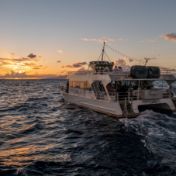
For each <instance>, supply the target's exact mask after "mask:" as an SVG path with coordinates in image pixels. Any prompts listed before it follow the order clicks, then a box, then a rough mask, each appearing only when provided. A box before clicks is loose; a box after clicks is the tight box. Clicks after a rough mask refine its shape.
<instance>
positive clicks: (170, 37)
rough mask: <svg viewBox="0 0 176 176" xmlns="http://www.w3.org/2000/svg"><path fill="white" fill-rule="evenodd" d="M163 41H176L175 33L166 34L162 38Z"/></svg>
mask: <svg viewBox="0 0 176 176" xmlns="http://www.w3.org/2000/svg"><path fill="white" fill-rule="evenodd" d="M162 38H163V39H164V40H169V41H176V33H168V34H165V35H163V36H162Z"/></svg>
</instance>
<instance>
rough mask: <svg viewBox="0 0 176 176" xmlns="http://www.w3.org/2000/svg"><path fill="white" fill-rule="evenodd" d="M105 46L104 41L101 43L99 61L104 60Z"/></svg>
mask: <svg viewBox="0 0 176 176" xmlns="http://www.w3.org/2000/svg"><path fill="white" fill-rule="evenodd" d="M105 44H106V42H105V41H104V42H103V48H102V51H101V61H103V58H104V53H105Z"/></svg>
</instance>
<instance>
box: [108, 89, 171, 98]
mask: <svg viewBox="0 0 176 176" xmlns="http://www.w3.org/2000/svg"><path fill="white" fill-rule="evenodd" d="M109 95H110V97H111V99H112V100H114V101H124V100H125V99H127V100H128V101H132V100H157V99H163V98H170V97H171V92H170V91H169V90H157V89H156V90H151V89H149V90H140V89H138V90H132V91H130V90H129V91H124V92H111V93H109Z"/></svg>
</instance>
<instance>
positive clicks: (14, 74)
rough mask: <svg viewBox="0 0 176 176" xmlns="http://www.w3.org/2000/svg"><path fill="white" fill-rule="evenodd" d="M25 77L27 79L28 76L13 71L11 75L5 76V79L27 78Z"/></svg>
mask: <svg viewBox="0 0 176 176" xmlns="http://www.w3.org/2000/svg"><path fill="white" fill-rule="evenodd" d="M25 77H27V74H26V73H25V72H23V73H19V72H14V71H11V73H8V74H6V75H4V78H25Z"/></svg>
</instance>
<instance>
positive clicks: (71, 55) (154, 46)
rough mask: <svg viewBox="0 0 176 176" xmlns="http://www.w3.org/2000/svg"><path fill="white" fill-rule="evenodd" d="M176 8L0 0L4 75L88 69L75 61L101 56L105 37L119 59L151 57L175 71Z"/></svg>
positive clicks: (111, 53) (139, 60) (160, 4)
mask: <svg viewBox="0 0 176 176" xmlns="http://www.w3.org/2000/svg"><path fill="white" fill-rule="evenodd" d="M175 6H176V2H175V1H171V2H170V3H168V2H166V1H164V0H161V1H160V2H157V1H156V2H152V4H151V2H149V1H140V0H134V1H133V2H132V1H130V0H125V1H122V0H117V1H114V0H110V1H106V0H96V1H92V2H86V1H81V0H75V1H74V2H72V1H67V0H66V1H64V2H63V1H57V0H53V1H52V2H50V1H47V0H44V1H43V0H38V1H35V0H31V1H28V2H24V1H23V0H14V1H11V0H1V5H0V20H1V28H0V38H1V42H0V77H1V78H10V77H11V74H12V78H14V77H15V75H16V76H17V77H20V75H21V76H22V77H23V78H28V75H29V78H31V77H36V76H37V77H40V76H42V77H47V76H49V77H58V76H59V75H61V76H62V75H67V74H68V72H69V71H76V70H80V69H81V70H82V69H85V68H87V65H79V66H78V65H76V66H75V64H77V63H81V62H86V63H88V62H89V61H91V60H93V59H98V57H99V54H100V50H101V47H102V42H103V41H106V42H107V43H108V45H109V46H111V47H112V48H115V49H116V50H117V51H118V52H114V51H112V50H111V49H109V48H108V47H107V50H106V52H107V54H108V56H109V58H111V60H112V61H114V62H116V61H118V60H119V59H124V57H126V56H123V55H121V54H120V53H125V55H127V56H129V57H130V58H135V59H134V60H135V62H133V63H132V62H131V64H135V63H136V64H141V63H143V61H144V60H143V59H144V57H151V58H156V59H155V60H151V61H150V64H152V65H159V66H162V67H163V66H164V67H168V68H173V69H174V68H175V67H176V61H175V56H176V50H175V44H176V31H173V29H176V25H175V24H174V23H173V21H175V15H176V12H175ZM29 9H32V13H31V12H30V10H29ZM149 11H150V13H149ZM90 12H91V13H90ZM105 12H106V13H105ZM166 12H167V13H166ZM128 63H129V62H128V61H127V64H128Z"/></svg>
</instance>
